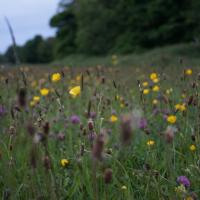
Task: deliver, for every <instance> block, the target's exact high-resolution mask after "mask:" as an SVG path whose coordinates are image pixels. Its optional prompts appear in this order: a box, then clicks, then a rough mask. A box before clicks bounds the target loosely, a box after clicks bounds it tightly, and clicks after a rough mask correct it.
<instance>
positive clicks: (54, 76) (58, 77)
mask: <svg viewBox="0 0 200 200" xmlns="http://www.w3.org/2000/svg"><path fill="white" fill-rule="evenodd" d="M60 79H61V75H60V73H55V74H52V76H51V81H52V82H58V81H59V80H60Z"/></svg>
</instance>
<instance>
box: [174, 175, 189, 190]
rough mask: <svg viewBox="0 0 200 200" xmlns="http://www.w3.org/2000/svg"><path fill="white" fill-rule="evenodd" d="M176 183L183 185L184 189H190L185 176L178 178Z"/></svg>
mask: <svg viewBox="0 0 200 200" xmlns="http://www.w3.org/2000/svg"><path fill="white" fill-rule="evenodd" d="M176 181H177V183H179V184H182V185H184V186H185V187H186V188H187V187H190V181H189V179H188V178H187V177H186V176H179V177H178V178H177V180H176Z"/></svg>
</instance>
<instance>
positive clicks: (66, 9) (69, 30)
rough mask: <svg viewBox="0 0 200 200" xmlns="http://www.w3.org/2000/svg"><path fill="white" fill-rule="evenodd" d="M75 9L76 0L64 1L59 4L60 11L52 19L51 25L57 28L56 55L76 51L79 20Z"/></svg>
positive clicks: (61, 55) (59, 55) (60, 55)
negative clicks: (77, 20)
mask: <svg viewBox="0 0 200 200" xmlns="http://www.w3.org/2000/svg"><path fill="white" fill-rule="evenodd" d="M73 9H74V1H71V2H66V1H62V2H61V3H60V6H59V12H58V13H57V14H56V15H55V16H53V17H52V18H51V20H50V25H51V26H52V27H54V28H57V33H56V46H55V55H56V57H63V56H66V55H67V54H70V53H74V52H75V51H76V43H75V38H76V32H77V22H76V17H75V14H74V11H73Z"/></svg>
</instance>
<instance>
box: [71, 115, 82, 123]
mask: <svg viewBox="0 0 200 200" xmlns="http://www.w3.org/2000/svg"><path fill="white" fill-rule="evenodd" d="M70 120H71V123H72V124H79V123H80V118H79V116H77V115H72V116H71V119H70Z"/></svg>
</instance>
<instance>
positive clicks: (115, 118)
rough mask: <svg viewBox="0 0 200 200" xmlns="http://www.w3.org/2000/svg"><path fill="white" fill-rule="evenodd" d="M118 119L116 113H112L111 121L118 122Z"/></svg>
mask: <svg viewBox="0 0 200 200" xmlns="http://www.w3.org/2000/svg"><path fill="white" fill-rule="evenodd" d="M117 120H118V118H117V116H116V115H111V117H110V122H116V121H117Z"/></svg>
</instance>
